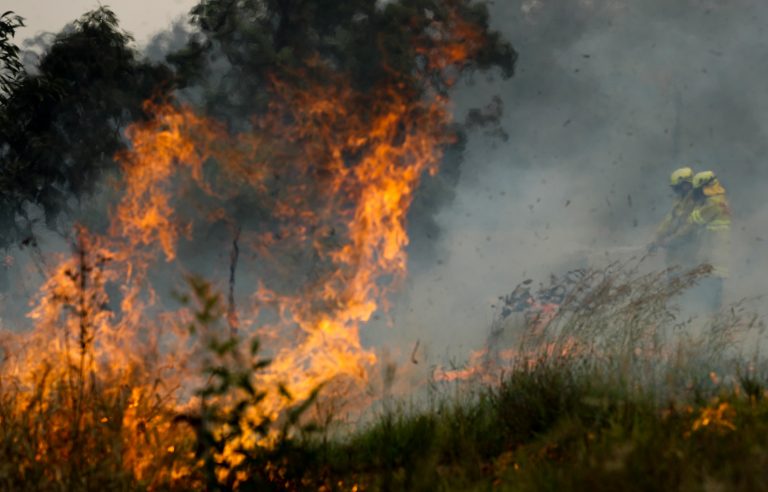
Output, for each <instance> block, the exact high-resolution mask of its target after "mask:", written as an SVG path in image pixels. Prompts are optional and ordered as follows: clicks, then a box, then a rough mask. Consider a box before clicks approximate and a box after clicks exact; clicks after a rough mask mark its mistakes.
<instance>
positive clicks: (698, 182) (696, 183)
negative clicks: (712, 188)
mask: <svg viewBox="0 0 768 492" xmlns="http://www.w3.org/2000/svg"><path fill="white" fill-rule="evenodd" d="M716 179H717V176H715V173H713V172H712V171H702V172H700V173H698V174H696V176H694V177H693V187H694V188H695V189H699V188H703V187H705V186H707V185H708V184H709V183H712V182H713V181H715V180H716Z"/></svg>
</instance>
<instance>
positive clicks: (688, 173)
mask: <svg viewBox="0 0 768 492" xmlns="http://www.w3.org/2000/svg"><path fill="white" fill-rule="evenodd" d="M692 180H693V169H691V168H690V167H681V168H680V169H677V170H676V171H675V172H673V173H672V175H671V176H670V177H669V184H670V185H671V186H678V185H680V184H681V183H684V182H688V183H690V182H691V181H692Z"/></svg>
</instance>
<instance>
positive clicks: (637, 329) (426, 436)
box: [0, 266, 768, 492]
mask: <svg viewBox="0 0 768 492" xmlns="http://www.w3.org/2000/svg"><path fill="white" fill-rule="evenodd" d="M82 270H83V271H85V269H82ZM81 274H82V272H81ZM702 274H706V272H705V271H703V272H702V271H700V272H691V273H690V275H684V276H680V277H668V276H667V275H666V273H665V272H659V273H652V274H645V275H641V274H639V273H638V272H637V271H634V270H632V269H627V268H626V267H625V266H620V267H615V268H609V269H606V270H603V271H601V272H582V274H580V275H579V276H578V278H577V280H576V281H573V278H570V279H569V280H568V284H569V287H568V289H567V295H566V296H565V297H564V298H563V302H562V306H563V307H562V309H561V310H560V312H559V313H558V315H557V316H556V317H555V318H554V319H552V321H551V322H550V323H548V324H547V325H546V326H541V325H538V326H536V327H535V328H531V326H530V324H527V325H525V326H522V327H520V326H514V323H512V322H511V321H510V320H509V319H504V320H502V319H499V320H497V322H496V323H494V326H493V327H492V329H491V334H490V336H489V339H488V343H487V346H486V347H485V352H484V354H485V355H484V357H483V358H481V359H480V362H481V364H480V365H479V366H478V371H476V372H475V373H472V374H473V376H472V377H470V378H469V379H466V380H460V381H458V382H453V383H444V382H440V381H438V380H433V381H431V382H430V385H429V388H428V389H429V392H430V394H429V396H430V397H429V398H427V399H419V401H420V402H422V403H419V404H416V403H409V402H408V401H398V400H394V399H391V398H385V399H384V400H385V401H383V402H382V404H381V405H379V406H378V407H377V408H379V410H377V411H376V413H375V414H372V415H369V417H368V418H367V419H366V420H365V422H364V423H362V424H360V425H359V426H358V427H357V428H355V429H351V430H347V431H345V432H331V431H330V429H329V428H327V422H325V423H323V425H319V426H318V425H314V424H313V422H312V420H313V419H312V416H313V407H314V405H315V403H318V404H319V403H320V400H322V398H323V393H322V388H320V392H319V394H318V396H317V398H318V401H315V400H314V399H310V400H309V401H305V402H294V404H293V405H292V406H290V407H289V408H290V410H289V411H287V412H286V415H285V417H284V418H283V419H282V420H281V421H280V422H271V421H268V420H264V419H261V420H258V419H256V420H253V419H250V420H248V419H246V418H245V417H244V416H245V415H247V414H248V412H249V409H250V408H256V407H258V404H259V402H260V400H261V398H263V394H264V392H263V389H261V388H258V387H255V386H254V384H253V381H254V380H253V379H252V378H251V375H252V374H257V373H258V371H259V370H260V368H263V367H265V365H266V364H268V361H265V360H262V359H259V357H258V354H257V352H258V348H259V347H258V345H255V344H253V345H251V346H250V347H248V348H247V349H243V348H242V347H241V345H243V344H240V343H238V341H237V340H236V339H227V338H224V339H222V340H217V339H216V338H215V337H210V338H209V339H208V341H207V342H206V347H207V351H208V356H207V357H206V361H205V363H204V364H202V365H201V366H200V370H201V373H202V374H203V376H204V377H201V378H200V381H201V386H200V388H199V390H198V391H197V393H196V396H195V397H194V398H193V399H192V400H190V401H189V402H188V404H187V405H186V408H185V409H184V410H183V411H181V410H179V408H178V402H177V401H176V400H174V399H173V398H171V397H170V396H169V395H170V393H171V392H172V390H173V389H172V388H170V389H169V384H168V382H167V381H166V382H164V381H163V380H162V377H161V374H162V373H161V372H160V371H159V369H158V368H156V367H154V366H153V365H152V364H150V360H149V359H147V361H146V362H147V363H146V364H137V365H136V366H130V367H129V366H126V367H124V368H123V370H122V371H118V372H98V371H94V370H90V372H89V370H86V369H87V368H88V367H91V366H93V365H92V364H91V365H89V363H83V360H84V357H86V355H87V354H86V352H87V350H88V346H87V344H81V345H80V347H81V350H80V352H79V356H78V355H77V352H75V354H74V355H73V356H72V357H71V358H70V357H69V356H67V359H66V361H65V363H60V364H55V363H52V362H50V361H48V360H41V361H40V363H39V364H38V365H37V366H35V367H36V368H37V369H36V371H33V373H32V374H28V375H26V376H25V378H19V377H18V375H14V374H13V373H12V372H11V371H10V370H11V369H12V367H11V366H8V365H7V364H6V366H5V367H4V371H3V372H2V373H0V489H2V490H95V489H103V490H126V491H133V490H327V491H330V490H344V491H347V490H350V491H351V490H357V491H359V490H377V491H378V490H381V491H399V490H414V491H441V490H444V491H479V490H483V491H485V490H509V491H547V490H552V491H555V490H556V491H559V492H561V491H569V490H573V491H577V490H597V491H600V490H605V491H609V490H610V491H612V490H630V491H632V490H637V491H644V490H649V491H650V490H653V491H656V490H680V491H720V490H722V491H739V490H744V491H748V490H750V491H751V490H764V488H765V487H764V484H765V483H768V466H766V465H768V390H767V389H766V388H768V386H767V385H768V377H767V376H768V365H766V364H765V363H764V361H762V359H761V358H759V357H758V356H757V353H758V351H757V350H755V352H754V354H751V355H750V356H749V357H746V356H745V354H743V353H742V351H741V350H740V347H744V346H745V342H748V343H750V344H754V342H755V340H759V336H760V335H761V334H762V324H761V322H760V321H759V319H757V318H755V317H753V316H751V315H749V310H747V309H746V308H745V307H744V306H742V305H736V306H734V307H733V308H732V309H730V310H729V311H728V312H725V313H722V314H720V315H718V316H715V317H713V318H711V319H707V320H706V322H705V321H704V320H698V319H685V318H681V317H680V314H679V312H678V311H676V310H675V308H674V307H673V304H672V303H670V301H671V300H672V299H674V298H675V297H676V296H678V295H679V294H680V293H681V292H684V291H685V290H686V289H687V288H689V287H690V285H691V284H692V283H694V282H695V281H696V279H697V278H698V276H699V275H702ZM75 280H77V278H75ZM558 282H562V279H553V280H552V284H554V285H555V286H557V284H558ZM552 284H550V285H546V286H541V287H540V290H541V291H548V290H551V288H552ZM191 286H192V290H193V294H194V296H193V297H194V298H195V299H196V302H197V306H198V310H197V314H196V316H195V318H194V319H196V323H197V324H198V325H199V326H197V328H196V329H195V330H192V331H197V332H198V333H214V332H215V331H216V330H213V329H211V326H213V325H215V324H216V323H218V322H220V321H221V317H222V310H221V309H220V307H221V306H220V301H219V299H218V296H217V295H216V294H215V293H213V292H212V291H211V290H210V288H209V287H208V286H207V285H206V284H205V283H202V282H199V281H193V282H192V284H191ZM81 297H82V296H81ZM75 298H77V296H75ZM510 323H512V324H510ZM74 326H76V327H77V329H78V330H80V332H89V333H90V332H94V333H93V334H92V335H93V336H91V337H90V338H93V339H96V337H97V335H98V334H97V333H95V330H96V328H95V325H94V326H93V327H91V326H86V324H83V323H82V322H81V323H79V324H78V323H75V325H74ZM750 346H752V345H750ZM83 347H85V348H83ZM509 347H512V348H513V349H514V356H510V355H509V354H506V355H505V349H508V348H509ZM93 367H97V366H93ZM84 368H86V369H84ZM425 400H426V401H427V402H428V403H423V401H425ZM246 424H247V425H246ZM246 426H250V428H246ZM247 432H250V433H255V434H256V435H258V436H261V437H263V438H268V437H270V436H272V437H273V439H271V442H272V445H270V446H268V447H264V446H256V447H250V448H247V449H246V448H245V447H243V446H240V444H239V443H241V442H242V441H243V439H244V438H245V436H246V433H247ZM226 453H229V455H230V456H231V455H235V456H237V457H238V458H237V459H236V460H230V461H227V460H225V459H222V456H223V455H224V454H226Z"/></svg>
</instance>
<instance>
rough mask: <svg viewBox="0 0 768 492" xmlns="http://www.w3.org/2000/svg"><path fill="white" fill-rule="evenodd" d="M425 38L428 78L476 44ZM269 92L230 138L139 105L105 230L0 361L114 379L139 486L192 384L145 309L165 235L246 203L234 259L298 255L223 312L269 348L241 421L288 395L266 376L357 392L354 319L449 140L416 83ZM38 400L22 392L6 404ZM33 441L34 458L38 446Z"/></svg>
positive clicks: (89, 240) (22, 376) (272, 411)
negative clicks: (281, 277) (249, 216)
mask: <svg viewBox="0 0 768 492" xmlns="http://www.w3.org/2000/svg"><path fill="white" fill-rule="evenodd" d="M435 32H437V33H438V34H439V35H436V36H435V38H434V39H432V40H430V43H429V47H428V48H425V49H419V50H418V51H419V52H420V53H421V54H422V55H423V56H425V57H427V61H428V63H427V66H429V67H430V68H431V69H434V70H439V69H443V68H446V67H448V66H450V65H461V64H463V62H464V60H465V59H466V58H467V57H470V56H472V55H473V54H474V53H475V52H476V51H477V50H478V49H479V48H480V46H481V44H482V42H483V41H484V40H483V39H482V38H481V37H480V36H479V35H478V34H476V33H475V32H474V30H473V28H472V27H471V26H470V25H469V24H467V23H465V22H462V21H460V20H459V19H456V18H453V19H452V20H450V21H448V22H446V23H443V24H440V25H437V26H436V31H435ZM312 63H318V62H312ZM321 68H322V67H321ZM325 69H327V67H325ZM271 91H272V94H271V96H272V100H271V103H270V105H269V109H268V110H267V111H266V112H265V114H262V115H259V116H256V117H254V118H253V120H252V122H251V125H252V126H251V129H250V130H249V131H244V132H241V133H238V134H234V135H233V134H232V132H230V131H228V129H227V128H226V127H225V126H224V125H223V124H221V123H219V122H216V121H213V120H211V119H210V118H206V117H203V116H201V115H199V114H197V113H195V111H193V110H192V109H191V108H188V107H184V106H181V107H179V106H176V105H173V104H170V103H168V104H151V103H147V105H146V109H147V111H148V112H149V113H150V114H151V116H152V118H151V119H150V120H149V121H147V122H142V123H136V124H133V125H131V126H130V127H129V128H128V130H127V131H126V136H127V138H128V139H129V140H130V147H129V150H127V151H125V152H123V153H121V154H120V155H118V156H117V158H118V160H119V161H120V163H121V167H122V176H121V181H120V183H119V192H120V198H119V201H118V203H117V204H116V206H115V207H114V209H113V211H112V214H111V224H110V226H109V229H108V231H107V232H106V233H105V234H104V235H97V234H94V233H90V232H88V231H86V230H85V229H82V228H81V229H80V231H79V233H78V237H79V238H80V239H79V241H80V243H79V246H78V248H77V249H76V253H77V254H76V255H75V258H71V259H67V258H61V262H60V264H59V266H58V267H57V268H56V269H55V271H54V273H53V274H52V275H51V277H50V278H49V279H48V280H47V281H46V283H45V285H44V286H43V287H42V289H41V291H40V293H39V296H38V298H37V300H36V303H37V304H36V306H35V308H34V309H33V311H32V313H31V317H32V319H33V320H34V322H35V323H36V329H35V330H34V331H33V332H32V333H31V334H29V335H23V336H19V337H16V338H15V339H14V340H13V343H15V344H16V347H21V348H24V347H25V348H26V350H21V349H19V350H17V351H16V354H15V357H12V358H11V360H10V361H8V362H6V364H5V367H4V375H5V376H4V377H11V376H13V377H15V378H16V380H17V381H18V382H19V386H20V387H22V388H31V387H34V386H35V384H36V382H39V380H40V377H41V376H40V374H41V370H42V369H41V367H49V366H50V367H55V368H56V370H57V371H59V373H58V374H57V375H54V376H51V377H52V378H54V379H55V378H60V379H67V378H68V377H70V376H69V375H68V374H70V372H71V368H72V367H73V366H77V365H78V364H79V366H80V367H79V369H78V371H79V374H80V380H83V379H88V378H89V377H90V378H91V379H92V380H93V381H99V384H103V385H105V386H109V387H116V388H122V387H123V386H125V388H126V389H125V391H127V393H126V394H125V395H123V396H119V395H118V394H117V393H116V395H115V399H116V400H115V401H116V402H118V403H116V404H121V403H119V402H123V401H127V402H128V404H127V406H125V408H123V409H122V415H123V419H122V422H121V425H122V427H121V430H120V432H121V435H122V436H123V439H124V441H125V446H126V451H125V452H124V460H125V464H126V465H125V466H126V467H127V468H129V469H130V470H131V471H132V472H133V473H134V475H135V476H137V477H138V478H141V477H144V476H148V475H150V474H151V473H152V469H153V466H155V465H153V463H154V462H155V461H157V460H158V459H159V458H158V456H162V460H167V459H170V458H169V456H170V457H173V456H176V455H179V454H180V451H179V450H180V449H182V448H183V445H182V444H181V443H176V442H174V441H173V439H174V433H176V432H178V431H177V430H175V429H174V428H173V426H171V425H170V423H169V422H170V421H169V417H168V415H167V414H164V413H163V412H162V411H160V410H158V408H160V407H162V406H163V405H165V407H168V408H173V409H176V410H177V409H179V408H181V407H182V406H183V405H184V404H185V403H184V402H183V401H182V397H181V396H180V392H179V391H178V390H179V389H180V388H184V387H185V386H188V385H189V383H190V381H193V379H192V378H193V375H192V374H191V373H190V372H189V371H190V367H191V366H193V365H194V361H193V359H194V354H195V350H197V349H196V348H194V347H192V345H193V344H192V343H191V341H190V338H189V337H190V335H189V334H188V333H186V332H184V331H183V330H180V329H175V328H174V327H177V326H181V325H183V323H179V322H178V321H177V322H176V323H175V324H169V323H167V320H168V319H169V316H171V317H176V318H179V317H181V319H182V320H184V319H186V318H185V316H187V317H188V313H186V312H185V311H180V312H177V313H170V314H169V313H165V314H163V313H162V309H161V307H160V306H158V305H157V304H158V303H157V299H158V295H157V293H156V292H155V287H154V286H153V274H152V273H153V268H154V267H155V266H156V265H161V264H163V263H165V264H168V263H171V262H174V261H177V260H178V258H177V256H178V247H179V242H180V240H181V238H188V239H190V240H191V238H193V237H194V232H195V228H196V227H199V226H200V223H201V222H203V221H209V222H210V221H213V222H227V223H230V224H233V223H236V222H237V218H236V217H235V216H234V214H232V213H231V210H230V209H229V208H228V203H229V200H230V199H232V198H235V197H237V196H239V195H242V194H248V195H249V196H251V197H255V201H256V202H257V203H258V204H259V206H260V207H261V208H263V209H264V210H266V211H269V213H270V214H271V217H270V218H269V219H268V220H262V222H261V223H260V225H261V226H263V229H261V230H255V231H250V233H245V234H244V236H246V237H248V238H249V241H248V244H247V245H246V247H248V248H250V253H252V254H253V255H254V256H257V257H259V258H260V259H261V260H262V261H264V262H265V263H272V262H275V263H276V264H278V266H279V264H280V261H281V257H283V256H290V253H292V252H297V251H298V252H301V254H304V255H307V253H308V254H309V256H311V257H312V258H313V270H312V272H311V273H312V275H307V279H308V280H307V281H306V282H304V283H303V285H299V287H295V284H297V283H298V282H296V279H295V278H293V279H291V280H293V283H292V288H290V289H287V288H284V287H281V286H279V283H277V285H268V283H267V282H263V281H262V282H261V283H260V285H259V286H258V287H257V288H254V292H253V293H252V296H251V299H252V301H253V306H251V307H250V308H249V307H245V308H244V307H242V306H241V307H240V311H241V312H240V313H238V316H237V319H238V329H239V330H241V332H242V333H250V334H254V335H257V336H259V337H261V338H262V339H263V340H266V341H268V342H269V344H268V347H267V348H268V350H269V352H270V355H271V356H272V363H271V364H270V365H269V366H268V367H267V368H266V370H265V372H264V373H262V374H259V375H256V377H257V378H258V380H257V381H256V382H257V383H258V384H260V385H261V387H265V388H269V389H270V392H269V393H268V395H267V398H266V399H265V400H264V401H263V402H262V404H261V406H260V407H259V408H255V409H251V410H252V412H251V417H253V418H260V417H264V416H265V417H268V418H270V419H273V420H274V419H277V418H279V416H280V414H281V412H283V411H284V409H285V408H286V405H288V404H289V402H287V401H286V398H285V396H284V394H281V392H279V391H278V390H277V388H278V386H280V387H282V388H284V389H285V390H287V392H288V393H289V394H290V395H291V396H292V399H293V401H294V402H295V401H302V400H304V399H306V398H308V397H309V396H310V394H311V393H312V391H313V390H314V389H316V388H317V387H318V386H319V385H321V384H325V383H329V384H328V385H327V386H326V387H325V388H326V389H325V390H324V394H325V395H326V396H327V397H334V396H343V393H344V392H351V393H352V395H351V396H353V397H355V396H356V397H360V396H361V395H363V394H364V392H363V391H362V388H364V387H365V385H366V384H367V383H368V377H369V376H368V375H369V373H370V370H371V368H372V366H373V365H374V364H375V363H376V362H377V357H376V355H375V353H374V352H373V351H372V350H370V349H368V348H365V347H363V345H362V343H361V340H360V333H359V330H360V327H361V325H362V324H364V323H366V322H367V321H368V320H370V318H371V317H372V316H373V315H374V313H375V312H376V311H377V310H379V309H385V308H386V298H387V295H388V293H389V292H390V291H391V289H393V288H395V287H396V286H397V285H398V283H399V282H400V281H401V280H402V279H403V278H404V276H405V274H406V263H407V262H406V252H405V249H406V246H407V245H408V235H407V232H406V216H407V213H408V210H409V206H410V204H411V201H412V199H413V194H414V192H415V190H416V188H417V186H418V184H419V180H420V178H421V177H422V176H423V174H424V173H425V172H431V173H433V172H435V171H436V166H437V163H438V162H439V160H440V158H441V148H442V147H443V146H445V145H446V144H449V143H450V142H452V140H453V137H452V135H451V132H450V131H448V124H449V123H450V114H449V111H448V107H447V100H446V99H445V98H444V97H441V96H438V95H435V94H434V93H430V92H429V91H427V93H428V95H427V96H424V97H414V94H412V93H409V92H407V91H406V90H404V88H403V87H401V86H399V85H393V86H392V87H383V88H380V89H378V90H374V91H371V92H369V93H360V92H358V91H355V90H353V89H352V88H351V87H349V85H348V84H347V83H346V82H345V81H344V80H343V79H342V78H340V77H332V78H331V80H330V83H326V84H321V85H319V86H317V87H313V88H312V89H306V88H305V89H298V88H296V87H295V86H293V85H291V84H287V83H282V82H280V81H278V80H273V81H272V87H271ZM196 194H201V195H203V196H205V197H206V200H207V201H206V204H207V205H208V206H209V208H208V209H206V210H205V211H204V213H203V214H197V215H190V214H189V213H187V212H185V211H184V207H180V206H179V203H181V202H183V201H184V199H185V197H188V196H192V195H196ZM211 204H213V205H211ZM200 218H202V219H204V220H202V221H201V220H199V219H200ZM283 261H284V260H283ZM275 270H276V271H279V268H277V267H275ZM284 273H285V274H286V276H291V275H292V274H293V273H295V271H294V270H291V269H288V270H287V271H285V272H284ZM304 273H306V272H304ZM115 293H117V296H116V295H115ZM117 301H119V305H117V306H115V305H114V303H116V302H117ZM111 303H112V304H111ZM68 313H74V314H75V316H68ZM62 323H63V325H62ZM78 347H79V348H78ZM190 347H192V348H190ZM139 348H141V350H138V349H139ZM78 350H79V352H78ZM78 353H79V354H80V355H79V357H78ZM62 361H63V362H62ZM41 364H42V366H41ZM136 373H141V374H142V375H143V376H142V377H143V378H144V380H154V381H161V380H162V381H164V382H165V384H164V385H163V387H162V388H158V387H157V385H156V384H154V383H153V384H148V385H146V386H138V387H137V386H133V387H132V388H129V387H128V385H126V383H125V381H126V380H127V379H126V378H127V377H128V376H126V375H127V374H136ZM140 379H141V378H140ZM94 384H95V383H94ZM116 391H117V390H116ZM80 393H81V394H82V393H83V391H82V390H81V391H80ZM120 394H121V395H122V393H120ZM159 395H161V396H159ZM348 396H349V395H348ZM39 398H40V397H39V395H38V396H36V395H32V394H29V395H28V397H27V398H26V400H25V402H26V403H25V402H24V401H22V400H20V403H19V408H23V407H24V405H29V404H31V403H30V402H33V401H38V400H39ZM44 399H45V398H43V400H44ZM81 400H82V399H80V400H78V403H77V405H75V407H74V409H73V410H72V412H74V414H75V415H77V416H78V419H80V420H81V421H82V426H88V425H95V424H96V423H98V424H100V425H107V424H108V423H109V422H110V420H109V417H106V416H103V417H102V416H98V415H95V414H90V415H89V416H87V417H86V416H84V413H83V412H84V410H83V409H82V408H81V407H82V404H83V402H82V401H81ZM153 402H155V403H153ZM157 402H161V403H162V405H160V403H157ZM186 404H190V402H187V403H186ZM158 405H160V406H158ZM165 407H163V408H165ZM67 415H69V414H67ZM105 418H106V419H107V420H104V419H105ZM86 421H87V422H86ZM79 422H80V421H78V426H80V427H82V426H81V425H80V423H79ZM147 426H152V427H153V429H155V433H154V434H152V435H153V436H155V437H153V439H156V440H158V441H159V442H157V443H156V444H157V446H155V448H154V449H156V453H155V454H153V453H152V452H149V451H147V452H142V446H143V445H142V444H141V442H140V441H141V440H140V439H138V438H137V435H139V434H141V435H143V436H149V434H148V433H147V430H146V428H147ZM78 428H79V427H78ZM142 439H150V438H149V437H142ZM248 439H249V438H248V437H246V440H248ZM144 444H146V443H144ZM231 444H232V449H231V450H227V451H225V456H224V457H222V459H231V460H236V457H233V456H228V455H227V453H232V454H234V451H233V450H234V449H235V448H236V447H237V446H239V445H245V446H253V445H258V444H259V443H258V442H254V441H248V442H240V443H231ZM41 446H42V447H41V449H40V450H39V452H40V453H45V452H47V451H49V450H50V449H49V448H48V447H46V446H47V445H45V444H43V445H41ZM66 458H67V457H66V456H63V457H62V460H63V461H65V460H66ZM162 460H161V461H162ZM163 462H164V461H163ZM158 466H159V465H158ZM171 469H172V470H171V471H168V472H167V473H166V475H168V476H172V477H176V478H178V477H180V476H183V475H184V474H185V473H187V472H188V470H187V471H184V470H180V469H179V468H178V467H176V466H175V465H174V466H172V467H171ZM166 478H168V477H167V476H166Z"/></svg>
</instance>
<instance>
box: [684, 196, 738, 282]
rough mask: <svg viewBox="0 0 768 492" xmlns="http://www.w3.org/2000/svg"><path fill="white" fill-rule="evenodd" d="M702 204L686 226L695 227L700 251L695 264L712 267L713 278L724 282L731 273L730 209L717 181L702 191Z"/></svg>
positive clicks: (697, 206) (695, 209)
mask: <svg viewBox="0 0 768 492" xmlns="http://www.w3.org/2000/svg"><path fill="white" fill-rule="evenodd" d="M703 197H704V199H703V200H699V201H698V202H697V204H696V206H695V207H694V209H693V211H692V212H691V215H690V216H689V217H688V222H689V223H690V224H691V225H695V226H697V227H696V234H697V235H698V236H699V238H700V240H699V242H700V244H701V246H700V248H699V254H698V255H697V256H698V263H708V264H710V265H712V268H713V271H712V274H713V275H714V276H716V277H720V278H727V277H728V275H729V273H730V268H729V265H730V255H731V208H730V205H729V204H728V198H727V197H726V195H725V189H724V188H723V187H722V185H720V183H719V182H718V181H715V182H713V183H711V184H710V185H709V186H706V187H705V188H704V189H703Z"/></svg>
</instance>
